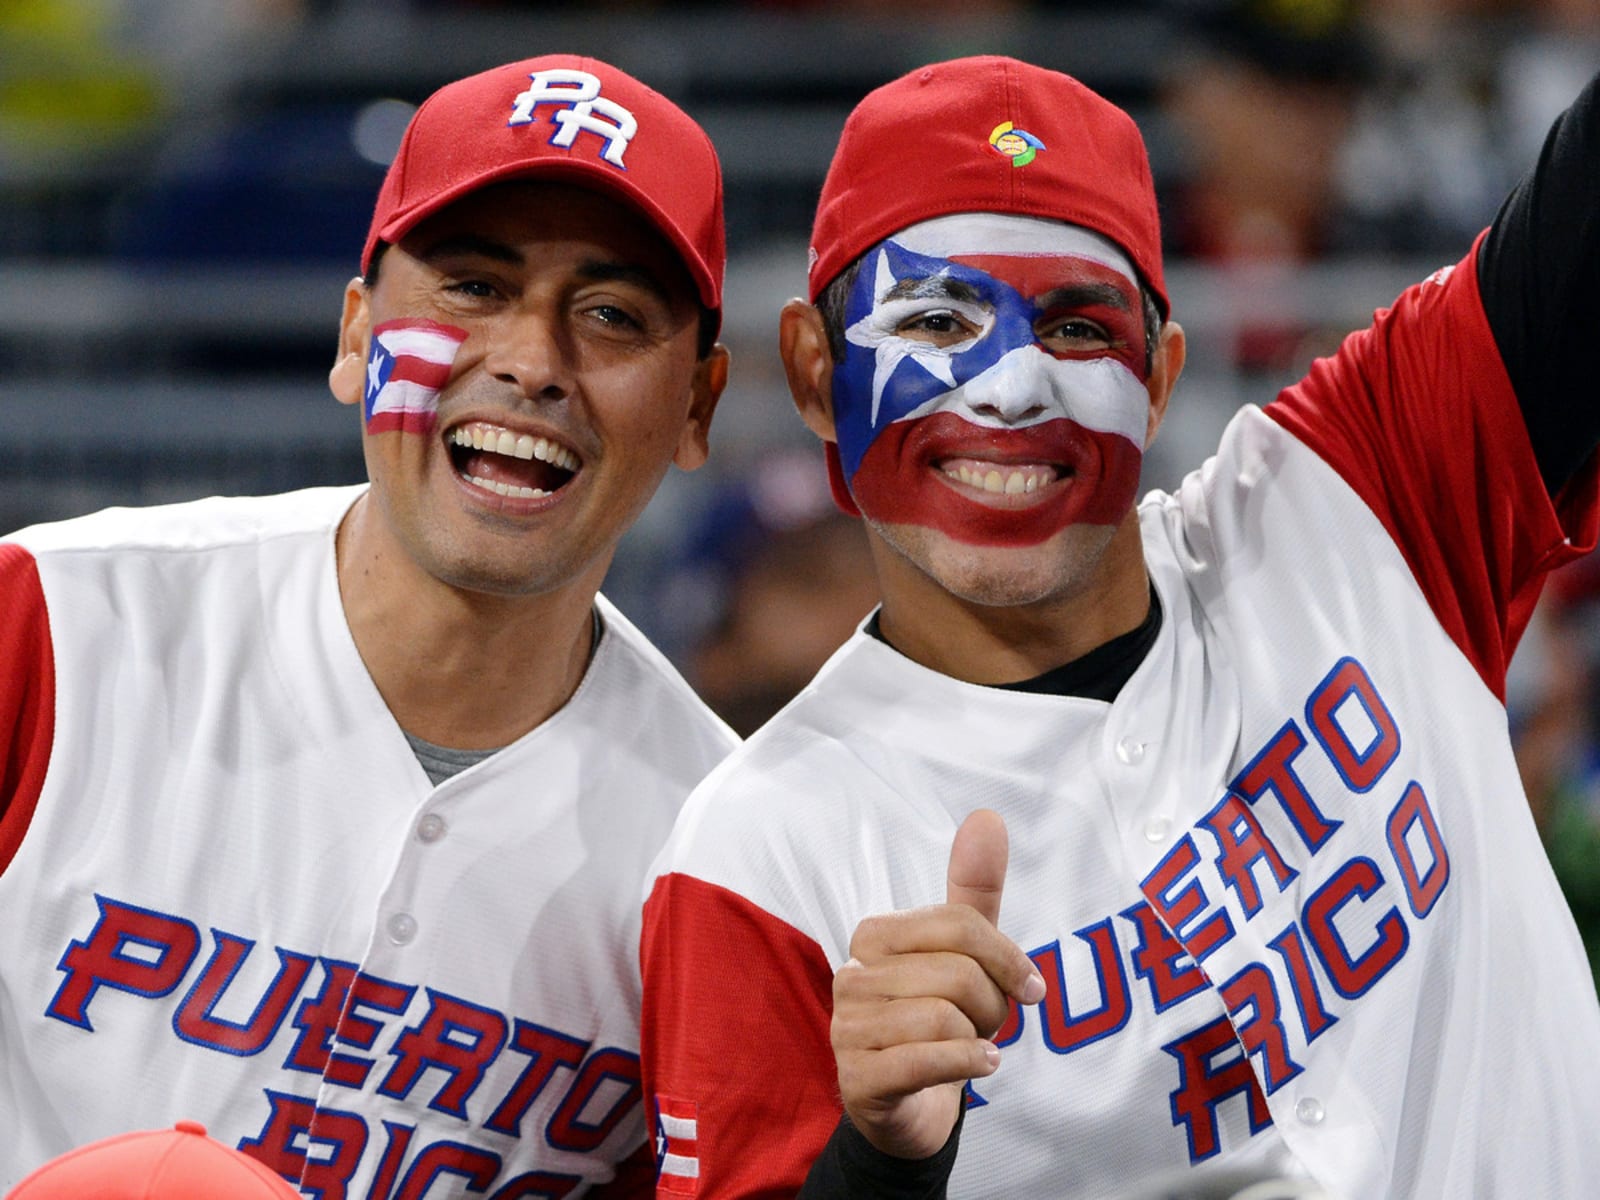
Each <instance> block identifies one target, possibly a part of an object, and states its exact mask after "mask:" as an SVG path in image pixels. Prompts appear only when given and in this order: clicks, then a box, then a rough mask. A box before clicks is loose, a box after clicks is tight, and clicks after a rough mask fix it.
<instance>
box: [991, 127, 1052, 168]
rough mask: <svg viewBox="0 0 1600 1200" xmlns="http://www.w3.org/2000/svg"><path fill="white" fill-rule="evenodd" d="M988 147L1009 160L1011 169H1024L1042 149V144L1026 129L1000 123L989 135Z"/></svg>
mask: <svg viewBox="0 0 1600 1200" xmlns="http://www.w3.org/2000/svg"><path fill="white" fill-rule="evenodd" d="M989 145H991V146H993V147H994V148H995V150H997V151H998V152H999V153H1001V154H1004V155H1005V156H1006V157H1007V158H1009V159H1010V160H1011V165H1012V166H1013V167H1025V166H1027V165H1028V164H1029V163H1031V162H1032V161H1033V160H1034V159H1035V158H1036V157H1037V156H1038V154H1039V151H1041V150H1043V149H1044V143H1043V142H1041V141H1040V140H1039V139H1038V138H1036V137H1034V136H1033V134H1031V133H1029V132H1028V131H1027V130H1026V129H1018V128H1017V127H1016V126H1015V125H1013V124H1012V123H1011V122H1010V121H1001V122H1000V124H998V125H996V126H995V127H994V129H993V131H992V132H991V133H990V134H989Z"/></svg>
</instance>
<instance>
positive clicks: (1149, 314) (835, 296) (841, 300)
mask: <svg viewBox="0 0 1600 1200" xmlns="http://www.w3.org/2000/svg"><path fill="white" fill-rule="evenodd" d="M868 253H870V251H869V252H868ZM865 258H866V255H865V254H863V255H862V256H861V257H860V258H858V259H856V260H855V261H854V262H852V263H851V264H850V265H849V266H847V267H846V268H845V269H844V270H842V271H840V272H839V273H838V274H837V275H835V276H834V277H833V278H832V279H831V280H830V281H829V282H828V286H827V287H825V288H823V289H822V291H821V293H819V294H818V296H817V311H818V312H820V313H821V314H822V327H823V329H825V330H826V331H827V334H828V351H829V353H831V354H832V355H833V361H834V362H835V363H839V362H842V361H844V355H845V347H846V343H845V337H844V312H845V306H846V303H847V302H848V300H849V298H850V292H851V291H852V289H854V288H855V286H856V276H857V275H859V274H860V273H861V263H862V261H863V260H864V259H865ZM1139 299H1140V301H1141V302H1142V303H1143V305H1144V371H1145V374H1146V375H1148V374H1149V373H1150V368H1151V366H1152V365H1153V364H1154V362H1155V354H1156V345H1157V344H1158V343H1159V342H1160V340H1161V324H1162V321H1161V309H1160V307H1159V306H1157V304H1156V298H1155V296H1154V295H1152V294H1151V292H1150V289H1149V288H1147V287H1145V286H1144V284H1143V283H1140V285H1139Z"/></svg>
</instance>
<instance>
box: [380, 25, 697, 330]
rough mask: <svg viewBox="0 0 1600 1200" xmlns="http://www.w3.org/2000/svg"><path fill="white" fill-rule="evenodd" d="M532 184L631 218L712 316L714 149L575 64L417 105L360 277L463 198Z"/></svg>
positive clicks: (498, 75)
mask: <svg viewBox="0 0 1600 1200" xmlns="http://www.w3.org/2000/svg"><path fill="white" fill-rule="evenodd" d="M530 177H532V178H539V179H550V180H560V181H563V182H567V183H572V184H575V185H578V186H580V187H588V188H593V189H595V190H596V191H600V192H604V193H606V194H607V195H609V196H613V197H615V198H616V199H618V200H621V201H622V202H623V203H625V204H627V205H629V206H630V207H631V208H634V209H636V210H638V211H639V212H640V213H641V214H642V215H643V216H644V217H645V219H646V220H648V221H649V222H650V223H651V224H652V225H654V226H655V227H656V229H658V230H659V231H660V232H661V234H662V235H663V236H664V237H665V238H666V239H667V240H668V241H669V242H671V243H672V245H673V247H674V248H675V249H676V250H677V251H678V253H679V255H680V256H681V257H682V258H683V262H684V266H685V267H687V268H688V270H689V274H690V276H691V277H692V278H693V279H694V282H695V286H696V288H698V290H699V293H700V299H701V301H702V302H703V303H704V304H705V306H706V307H707V308H709V309H712V310H713V311H715V312H716V313H718V314H719V316H720V314H721V311H722V275H723V269H724V267H725V265H726V261H727V249H726V244H725V235H724V232H723V217H722V167H721V164H720V163H719V162H718V160H717V152H716V149H715V148H714V147H713V146H712V144H711V139H710V138H709V137H708V136H706V132H705V130H703V129H701V128H700V126H699V125H697V124H696V123H695V122H694V120H693V119H692V118H691V117H690V116H689V115H688V114H687V113H685V112H684V111H683V110H682V109H681V108H679V107H678V106H677V105H676V104H674V103H673V102H672V101H670V100H668V99H667V98H666V97H665V96H662V95H661V94H660V93H658V92H655V91H653V90H651V89H650V88H648V87H646V86H645V85H644V84H642V83H640V82H639V81H638V80H637V79H634V78H633V77H632V76H631V75H628V74H627V73H625V72H623V71H619V70H618V69H617V68H616V67H613V66H610V65H609V64H607V63H603V62H601V61H600V60H599V59H595V58H581V57H579V56H577V55H573V54H546V55H543V56H541V57H539V58H529V59H525V60H523V61H522V62H514V63H507V64H505V65H504V66H500V67H495V68H493V69H492V70H488V71H483V72H481V73H479V74H477V75H469V76H468V77H467V78H465V79H458V80H456V81H455V82H454V83H448V84H446V85H445V86H444V87H442V88H440V89H439V90H438V91H437V92H435V93H434V94H433V95H432V96H429V97H428V99H427V100H425V101H423V103H422V106H421V107H420V108H418V109H417V111H416V113H415V114H414V115H413V116H412V118H411V123H410V124H409V125H408V126H407V127H406V132H405V136H404V137H403V138H401V140H400V149H399V151H398V152H397V153H396V154H395V157H394V161H393V162H392V163H390V164H389V173H388V174H387V175H386V176H384V180H383V187H382V188H381V189H380V190H379V192H378V203H377V207H376V209H375V210H374V211H373V214H372V228H371V229H370V230H369V231H368V233H367V243H366V246H365V247H363V249H362V251H361V269H362V271H363V272H365V271H367V270H368V269H369V268H370V267H371V265H372V255H373V251H374V250H375V249H376V248H377V246H378V243H379V242H380V241H382V242H395V241H398V240H399V239H400V238H401V237H402V236H403V235H404V234H405V233H406V231H407V230H409V229H411V228H412V226H414V225H416V224H417V222H419V221H421V220H422V219H423V218H424V217H427V216H429V215H431V214H432V213H435V212H437V211H438V210H439V209H441V208H443V207H445V205H447V204H450V203H451V202H453V201H455V200H459V199H460V198H461V197H462V196H465V195H466V194H467V193H468V192H473V191H476V190H477V189H478V188H481V187H484V186H485V185H487V184H491V183H498V182H501V181H502V180H507V179H526V178H530Z"/></svg>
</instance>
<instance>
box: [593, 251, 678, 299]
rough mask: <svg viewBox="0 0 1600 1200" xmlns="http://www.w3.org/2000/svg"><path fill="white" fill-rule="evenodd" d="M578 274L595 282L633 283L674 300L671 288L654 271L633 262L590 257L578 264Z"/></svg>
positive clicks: (664, 297) (662, 297)
mask: <svg viewBox="0 0 1600 1200" xmlns="http://www.w3.org/2000/svg"><path fill="white" fill-rule="evenodd" d="M578 274H579V275H581V276H583V277H584V278H585V279H587V280H589V281H591V282H593V283H631V284H633V285H634V286H636V287H642V288H644V289H645V290H646V291H647V292H652V293H654V294H655V295H656V296H657V297H659V298H660V299H662V300H664V301H667V302H668V303H670V302H671V300H672V292H671V290H670V289H669V288H668V287H667V285H666V284H665V283H663V282H662V281H661V280H660V278H658V277H657V275H656V274H655V272H654V271H650V270H647V269H646V268H644V267H641V266H637V265H635V264H633V263H625V262H614V261H610V260H607V259H588V260H586V261H584V262H582V263H579V264H578Z"/></svg>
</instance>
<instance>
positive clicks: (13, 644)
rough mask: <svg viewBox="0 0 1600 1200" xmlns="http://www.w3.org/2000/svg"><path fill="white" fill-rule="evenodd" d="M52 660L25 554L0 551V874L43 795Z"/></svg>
mask: <svg viewBox="0 0 1600 1200" xmlns="http://www.w3.org/2000/svg"><path fill="white" fill-rule="evenodd" d="M55 720H56V685H55V653H54V648H53V646H52V643H51V640H50V617H49V613H48V611H47V609H46V607H45V601H44V587H43V585H42V584H41V583H40V582H39V568H38V564H37V563H36V562H35V561H34V558H33V555H31V554H30V553H28V551H27V550H25V549H24V548H23V547H21V546H18V545H15V544H4V545H0V751H3V752H4V753H3V755H0V874H3V873H4V872H5V870H6V868H7V867H9V866H10V865H11V860H12V858H14V857H15V856H16V853H17V850H18V848H19V847H20V846H21V845H22V839H23V835H25V834H26V833H27V831H28V826H29V824H30V823H31V822H32V820H33V812H34V809H35V807H36V806H37V805H38V802H39V793H40V792H41V791H42V790H43V788H44V779H45V773H46V772H47V771H48V769H49V766H50V747H51V744H52V742H53V741H54V740H55Z"/></svg>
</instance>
